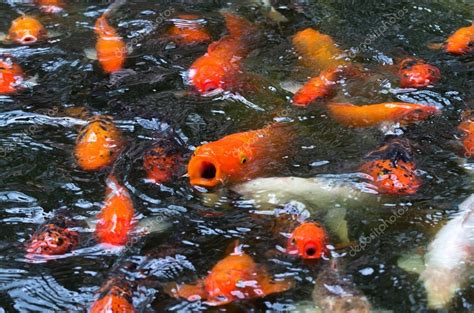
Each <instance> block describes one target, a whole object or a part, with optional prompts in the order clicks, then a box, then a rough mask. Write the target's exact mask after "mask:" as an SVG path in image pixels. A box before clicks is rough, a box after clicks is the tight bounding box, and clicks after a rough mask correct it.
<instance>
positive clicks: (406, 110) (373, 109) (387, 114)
mask: <svg viewBox="0 0 474 313" xmlns="http://www.w3.org/2000/svg"><path fill="white" fill-rule="evenodd" d="M328 109H329V114H330V115H331V117H332V118H334V119H335V120H336V121H337V122H339V123H341V124H342V125H345V126H352V127H371V126H375V125H378V124H381V123H383V122H394V123H396V122H402V123H405V124H408V123H413V122H417V121H422V120H425V119H427V118H428V117H430V116H431V115H434V114H437V113H439V112H440V111H439V109H438V108H436V107H434V106H429V105H424V104H416V103H405V102H386V103H378V104H369V105H362V106H358V105H353V104H350V103H331V104H329V105H328Z"/></svg>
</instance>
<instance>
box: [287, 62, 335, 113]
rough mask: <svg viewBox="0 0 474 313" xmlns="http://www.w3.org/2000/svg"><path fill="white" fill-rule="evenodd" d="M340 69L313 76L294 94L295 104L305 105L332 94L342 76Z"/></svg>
mask: <svg viewBox="0 0 474 313" xmlns="http://www.w3.org/2000/svg"><path fill="white" fill-rule="evenodd" d="M340 72H341V71H340V70H338V69H330V70H326V71H323V72H321V74H319V76H316V77H313V78H311V79H310V80H309V81H308V82H307V83H306V84H304V85H303V87H301V88H300V89H299V90H298V91H297V92H296V93H295V95H294V96H293V100H292V102H293V104H294V105H296V106H302V107H305V106H307V105H309V104H310V103H311V102H313V101H315V100H318V99H321V98H324V97H327V96H329V95H331V94H332V93H333V91H334V88H335V86H336V84H337V82H336V81H337V80H338V79H339V78H340Z"/></svg>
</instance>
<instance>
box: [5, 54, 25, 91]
mask: <svg viewBox="0 0 474 313" xmlns="http://www.w3.org/2000/svg"><path fill="white" fill-rule="evenodd" d="M22 81H23V71H22V69H21V67H20V66H19V65H18V64H16V63H13V61H12V60H11V59H10V58H0V94H8V93H13V92H15V91H17V90H18V89H19V87H20V86H19V85H20V84H21V82H22Z"/></svg>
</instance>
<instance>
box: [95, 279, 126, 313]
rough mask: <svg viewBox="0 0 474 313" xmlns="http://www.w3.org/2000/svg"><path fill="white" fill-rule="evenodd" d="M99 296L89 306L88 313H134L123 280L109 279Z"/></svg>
mask: <svg viewBox="0 0 474 313" xmlns="http://www.w3.org/2000/svg"><path fill="white" fill-rule="evenodd" d="M99 293H100V294H101V296H100V297H99V299H97V300H96V301H95V302H94V303H93V304H92V306H91V309H90V311H89V312H90V313H106V312H113V313H115V312H117V313H134V312H135V308H134V307H133V304H132V292H131V291H130V287H129V286H128V284H127V283H126V282H125V280H124V279H120V280H119V279H118V278H114V279H110V280H108V281H107V282H106V283H105V284H104V286H102V287H101V289H100V290H99Z"/></svg>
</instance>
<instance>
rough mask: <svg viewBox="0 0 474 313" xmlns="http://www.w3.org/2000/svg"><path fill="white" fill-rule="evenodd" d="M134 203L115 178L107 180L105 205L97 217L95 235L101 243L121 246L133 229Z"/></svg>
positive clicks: (111, 177)
mask: <svg viewBox="0 0 474 313" xmlns="http://www.w3.org/2000/svg"><path fill="white" fill-rule="evenodd" d="M134 212H135V210H134V209H133V201H132V198H131V197H130V194H129V193H128V191H127V189H125V187H123V186H121V185H119V183H118V182H117V180H116V178H115V177H114V176H110V177H109V178H107V191H106V197H105V204H104V206H103V207H102V210H101V211H100V213H99V214H98V215H97V218H98V219H99V221H98V222H97V225H96V229H95V235H96V237H97V239H98V241H99V242H101V243H107V244H111V245H117V246H121V245H124V244H126V243H127V241H128V234H129V232H130V231H131V230H132V229H133V226H134V225H133V215H134Z"/></svg>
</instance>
